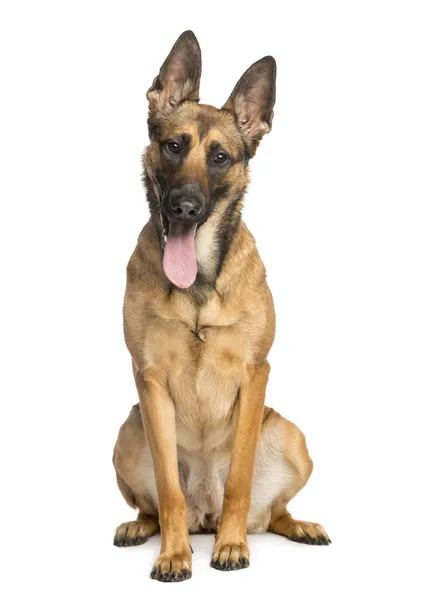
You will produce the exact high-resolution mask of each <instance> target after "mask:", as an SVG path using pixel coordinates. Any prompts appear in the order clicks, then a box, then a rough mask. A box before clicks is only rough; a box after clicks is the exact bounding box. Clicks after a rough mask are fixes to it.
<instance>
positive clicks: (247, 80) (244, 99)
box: [222, 56, 277, 156]
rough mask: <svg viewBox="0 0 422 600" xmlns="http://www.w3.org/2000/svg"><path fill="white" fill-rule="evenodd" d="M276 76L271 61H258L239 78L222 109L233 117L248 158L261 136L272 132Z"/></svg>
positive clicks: (253, 152)
mask: <svg viewBox="0 0 422 600" xmlns="http://www.w3.org/2000/svg"><path fill="white" fill-rule="evenodd" d="M276 73H277V66H276V62H275V60H274V58H273V57H272V56H265V57H264V58H261V60H258V61H257V62H256V63H254V64H253V65H252V66H251V67H249V69H248V70H247V71H246V72H245V73H244V74H243V75H242V77H241V78H240V79H239V81H238V82H237V84H236V86H235V88H234V90H233V91H232V93H231V95H230V98H229V99H228V100H227V102H226V103H225V104H224V106H223V107H222V108H223V109H224V110H228V111H230V112H232V113H233V114H234V115H235V117H236V121H237V124H238V127H239V129H240V131H241V133H242V135H243V137H244V139H245V142H246V144H247V147H248V149H249V152H250V155H251V156H253V155H254V154H255V150H256V148H257V146H258V144H259V142H260V141H261V138H262V137H263V135H265V134H266V133H268V132H269V131H271V123H272V120H273V108H274V104H275V81H276Z"/></svg>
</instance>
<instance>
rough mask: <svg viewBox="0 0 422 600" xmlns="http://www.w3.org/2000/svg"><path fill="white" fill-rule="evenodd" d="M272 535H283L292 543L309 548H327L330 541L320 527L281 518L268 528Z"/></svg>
mask: <svg viewBox="0 0 422 600" xmlns="http://www.w3.org/2000/svg"><path fill="white" fill-rule="evenodd" d="M270 529H271V530H272V531H274V533H278V534H279V535H283V536H284V537H286V538H288V539H289V540H291V541H292V542H299V543H300V544H310V545H311V546H328V545H329V544H331V540H330V538H329V537H328V534H327V532H326V531H325V529H324V527H323V526H322V525H319V523H310V522H308V521H296V520H294V519H291V518H283V517H282V518H281V519H279V520H278V521H276V523H275V526H274V527H271V528H270Z"/></svg>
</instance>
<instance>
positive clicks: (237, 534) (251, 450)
mask: <svg viewBox="0 0 422 600" xmlns="http://www.w3.org/2000/svg"><path fill="white" fill-rule="evenodd" d="M269 372H270V367H269V364H268V362H267V361H265V362H264V363H261V364H259V365H253V366H252V365H249V366H248V367H247V369H246V377H245V380H244V381H243V382H242V383H241V385H240V393H239V400H240V410H239V420H238V424H237V430H236V435H235V440H234V446H233V451H232V458H231V463H230V470H229V475H228V477H227V481H226V485H225V488H224V502H223V511H222V515H221V520H220V524H219V527H218V533H217V537H216V540H215V544H214V550H213V555H212V561H211V566H212V567H215V568H216V569H220V570H223V571H230V570H234V569H241V568H244V567H248V566H249V550H248V545H247V539H246V524H247V519H248V512H249V506H250V502H251V487H252V476H253V469H254V460H255V452H256V446H257V443H258V438H259V434H260V431H261V424H262V414H263V409H264V401H265V389H266V386H267V381H268V375H269Z"/></svg>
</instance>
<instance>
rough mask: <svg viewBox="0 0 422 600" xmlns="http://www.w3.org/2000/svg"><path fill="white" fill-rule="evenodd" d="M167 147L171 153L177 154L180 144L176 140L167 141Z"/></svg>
mask: <svg viewBox="0 0 422 600" xmlns="http://www.w3.org/2000/svg"><path fill="white" fill-rule="evenodd" d="M167 148H168V150H170V152H172V153H173V154H179V153H180V146H179V144H178V143H177V142H167Z"/></svg>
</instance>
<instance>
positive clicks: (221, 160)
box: [214, 152, 229, 165]
mask: <svg viewBox="0 0 422 600" xmlns="http://www.w3.org/2000/svg"><path fill="white" fill-rule="evenodd" d="M228 160H229V156H228V154H226V153H225V152H219V153H218V154H217V155H216V156H215V158H214V162H215V163H216V164H217V165H224V164H226V162H227V161H228Z"/></svg>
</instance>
